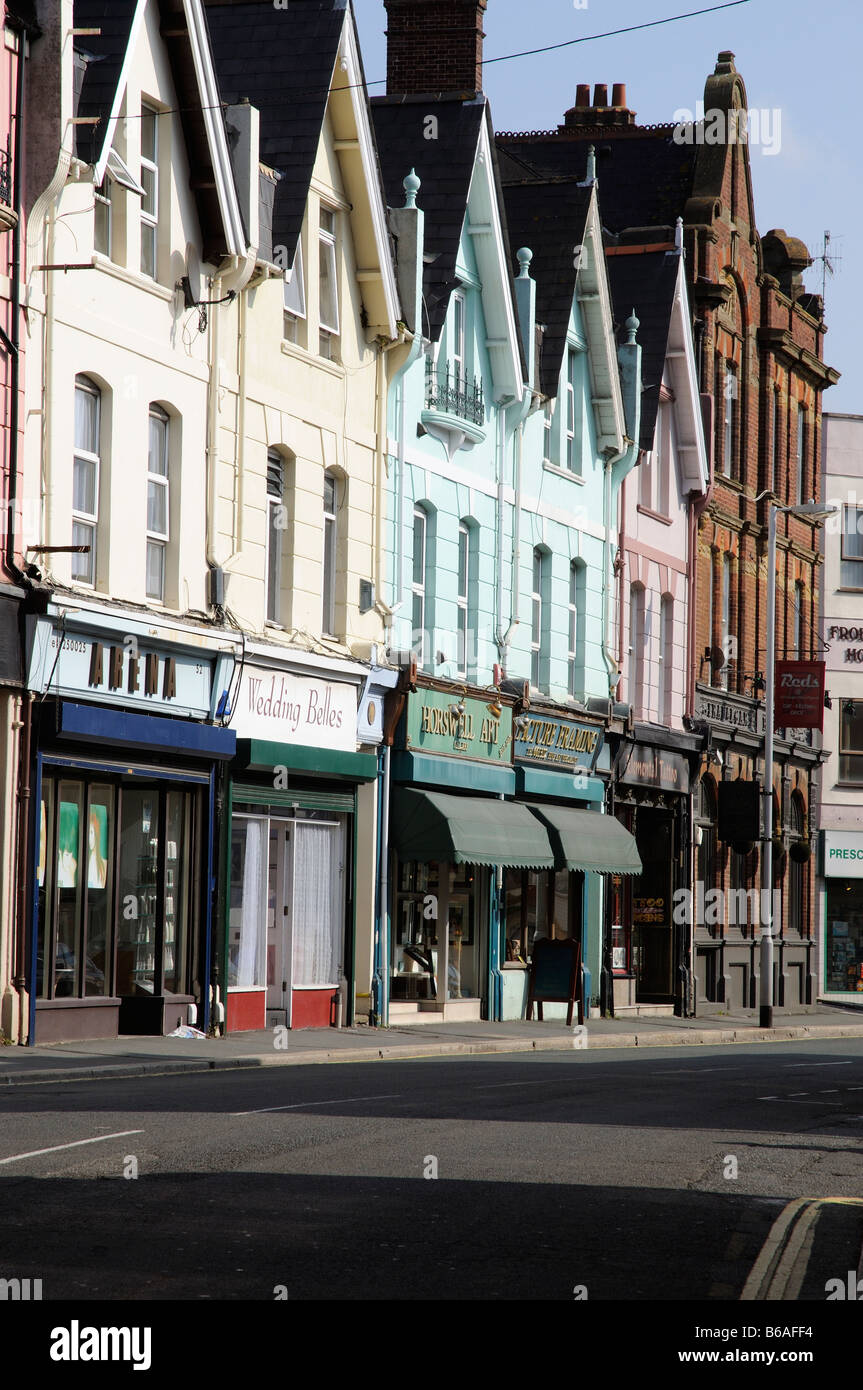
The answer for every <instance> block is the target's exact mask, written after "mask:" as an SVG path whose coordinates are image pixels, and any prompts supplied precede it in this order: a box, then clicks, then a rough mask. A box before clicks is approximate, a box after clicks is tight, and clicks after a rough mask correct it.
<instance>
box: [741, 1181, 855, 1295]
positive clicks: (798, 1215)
mask: <svg viewBox="0 0 863 1390" xmlns="http://www.w3.org/2000/svg"><path fill="white" fill-rule="evenodd" d="M825 1206H851V1207H857V1208H860V1207H863V1200H861V1199H860V1198H859V1197H795V1198H794V1200H793V1201H791V1202H789V1203H788V1205H787V1206H786V1207H784V1208H783V1210H782V1211H781V1212H780V1213H779V1215H778V1216H777V1218H776V1220H775V1221H774V1223H773V1225H772V1226H771V1228H770V1231H769V1233H768V1236H767V1239H766V1240H765V1242H764V1244H763V1246H762V1247H761V1250H760V1251H759V1254H758V1258H757V1259H756V1261H755V1263H754V1265H753V1266H752V1269H751V1270H750V1272H749V1278H748V1279H747V1280H746V1283H745V1284H744V1286H743V1292H742V1293H741V1295H740V1301H741V1302H744V1301H745V1302H754V1301H756V1300H769V1301H771V1302H776V1301H778V1300H787V1301H792V1302H793V1301H794V1300H796V1299H797V1297H798V1296H799V1293H800V1290H801V1288H802V1286H803V1280H804V1278H805V1276H806V1270H807V1267H808V1264H809V1259H810V1256H811V1253H812V1238H813V1234H814V1228H815V1225H816V1223H817V1221H818V1218H819V1216H820V1215H821V1209H822V1207H825Z"/></svg>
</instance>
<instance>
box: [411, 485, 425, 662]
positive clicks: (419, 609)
mask: <svg viewBox="0 0 863 1390" xmlns="http://www.w3.org/2000/svg"><path fill="white" fill-rule="evenodd" d="M418 521H419V522H421V523H422V524H421V527H420V546H419V556H418V555H417V522H418ZM418 558H419V564H417V559H418ZM427 564H428V514H427V513H426V512H425V511H424V510H423V508H422V507H414V529H413V542H412V570H411V575H412V578H411V595H412V602H411V623H412V626H413V633H412V642H416V634H417V633H419V647H416V646H414V647H413V651H414V653H415V655H416V662H417V665H418V666H424V665H425V659H426V651H425V632H426V574H427V570H426V566H427ZM417 571H419V574H420V578H419V579H417ZM417 613H419V619H420V621H419V625H417V621H416V619H417Z"/></svg>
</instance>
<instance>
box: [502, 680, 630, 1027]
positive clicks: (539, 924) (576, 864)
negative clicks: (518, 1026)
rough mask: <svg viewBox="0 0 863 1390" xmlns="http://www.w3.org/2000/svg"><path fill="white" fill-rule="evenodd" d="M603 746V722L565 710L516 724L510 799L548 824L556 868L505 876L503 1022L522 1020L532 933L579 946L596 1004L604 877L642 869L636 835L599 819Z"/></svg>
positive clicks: (588, 996)
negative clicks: (513, 791) (513, 785)
mask: <svg viewBox="0 0 863 1390" xmlns="http://www.w3.org/2000/svg"><path fill="white" fill-rule="evenodd" d="M603 749H604V729H603V726H602V725H601V724H599V723H595V722H592V721H588V720H583V719H575V718H573V717H572V715H571V714H570V713H569V712H566V713H563V712H561V711H559V710H558V709H556V708H553V707H548V708H542V707H537V706H536V705H533V706H531V707H530V708H529V709H525V710H524V712H523V713H522V714H520V715H519V716H518V717H517V719H516V721H515V755H514V756H515V776H516V796H517V798H518V800H519V801H524V802H525V803H526V804H528V805H529V806H530V808H531V810H532V811H533V813H534V814H535V815H536V816H538V818H539V819H540V820H541V822H542V823H543V824H544V825H545V827H546V830H547V832H548V835H549V841H550V843H551V846H552V850H553V853H554V864H553V866H552V868H551V869H546V870H527V869H507V870H506V872H505V874H504V880H503V909H504V910H503V916H502V933H503V950H502V952H501V956H502V967H501V969H502V979H501V1014H500V1016H501V1017H502V1018H504V1019H508V1018H523V1017H524V1013H525V1005H526V1001H527V975H528V968H529V965H530V961H531V952H532V949H533V943H534V941H535V940H536V939H537V938H538V937H548V938H551V939H552V940H556V939H561V938H566V937H571V938H577V939H578V940H580V941H581V944H582V961H583V963H584V998H585V1005H586V1007H587V1006H589V1005H590V1002H591V1000H593V999H595V998H596V994H597V990H598V985H599V977H600V952H601V938H602V908H603V897H604V876H605V875H608V874H615V875H617V876H625V875H629V874H632V873H635V872H637V871H638V870H639V869H640V868H641V863H640V860H639V859H638V855H637V853H636V847H635V842H634V840H633V839H632V837H631V836H630V835H629V834H628V833H627V832H626V831H625V829H624V828H623V827H622V826H621V825H620V824H619V823H618V822H617V821H616V820H613V819H611V818H606V817H605V816H604V814H603V811H604V804H605V791H606V784H605V781H604V780H603V778H602V777H601V776H598V775H597V767H598V764H599V761H600V758H601V755H602V753H603ZM596 1002H598V998H596ZM547 1008H548V1017H550V1018H553V1017H556V1016H557V1015H559V1016H560V1017H564V1016H565V1013H566V1006H565V1005H555V1004H549V1005H548V1006H547Z"/></svg>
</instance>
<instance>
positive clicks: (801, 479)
mask: <svg viewBox="0 0 863 1390" xmlns="http://www.w3.org/2000/svg"><path fill="white" fill-rule="evenodd" d="M805 501H806V411H805V409H804V408H803V406H802V405H799V406H798V407H797V503H798V505H799V504H800V503H801V502H805Z"/></svg>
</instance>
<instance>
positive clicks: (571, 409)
mask: <svg viewBox="0 0 863 1390" xmlns="http://www.w3.org/2000/svg"><path fill="white" fill-rule="evenodd" d="M577 373H578V354H577V353H576V352H575V351H574V350H573V349H572V348H570V349H569V351H568V352H567V357H566V466H567V468H568V469H569V471H570V473H576V474H579V475H580V474H581V453H580V449H579V444H580V441H579V440H578V437H577V432H576V419H577V415H576V386H577V384H578V377H577Z"/></svg>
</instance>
